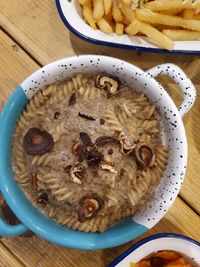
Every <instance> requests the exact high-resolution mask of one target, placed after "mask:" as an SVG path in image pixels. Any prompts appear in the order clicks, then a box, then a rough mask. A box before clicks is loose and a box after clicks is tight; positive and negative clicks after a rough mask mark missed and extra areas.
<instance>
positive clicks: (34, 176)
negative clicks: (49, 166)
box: [31, 172, 38, 190]
mask: <svg viewBox="0 0 200 267" xmlns="http://www.w3.org/2000/svg"><path fill="white" fill-rule="evenodd" d="M31 186H32V188H33V190H37V189H38V184H37V173H36V172H32V173H31Z"/></svg>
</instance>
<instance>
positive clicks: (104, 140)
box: [95, 136, 118, 146]
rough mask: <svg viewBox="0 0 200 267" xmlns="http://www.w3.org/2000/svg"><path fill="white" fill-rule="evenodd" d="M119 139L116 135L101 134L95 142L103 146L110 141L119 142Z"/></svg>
mask: <svg viewBox="0 0 200 267" xmlns="http://www.w3.org/2000/svg"><path fill="white" fill-rule="evenodd" d="M117 142H118V140H117V138H115V137H112V136H100V137H98V138H97V139H96V141H95V144H96V145H97V146H103V145H106V144H108V143H117Z"/></svg>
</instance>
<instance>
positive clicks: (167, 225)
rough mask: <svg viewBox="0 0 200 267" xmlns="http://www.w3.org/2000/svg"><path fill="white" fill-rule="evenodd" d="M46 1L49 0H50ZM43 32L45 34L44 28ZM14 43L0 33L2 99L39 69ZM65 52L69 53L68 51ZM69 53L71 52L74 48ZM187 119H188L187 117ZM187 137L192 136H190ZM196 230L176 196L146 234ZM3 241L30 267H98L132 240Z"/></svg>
mask: <svg viewBox="0 0 200 267" xmlns="http://www.w3.org/2000/svg"><path fill="white" fill-rule="evenodd" d="M8 2H10V1H8ZM8 2H7V3H8ZM17 2H18V3H20V4H19V6H20V5H21V6H20V7H21V8H22V6H23V3H26V2H27V4H28V2H29V3H31V1H26V0H25V1H23V2H22V1H17ZM17 2H16V0H15V1H13V2H12V6H10V11H11V10H12V12H13V13H14V11H13V9H15V8H16V13H17V12H19V10H18V9H19V7H17V6H16V3H17ZM49 2H51V1H50V0H49ZM10 3H11V2H10ZM38 3H41V1H38ZM2 4H3V5H4V1H2V0H1V1H0V5H2ZM51 4H52V2H51ZM44 6H46V4H45V1H44ZM4 9H5V6H4ZM20 10H21V9H20ZM22 10H23V8H22ZM33 10H34V8H33ZM47 10H49V9H47ZM12 12H11V13H12ZM20 12H21V11H20ZM23 12H24V10H23ZM1 13H2V10H1ZM30 14H31V13H29V15H27V14H26V13H22V14H21V13H20V16H22V15H23V16H24V17H26V16H29V19H30V16H31V15H30ZM11 17H12V16H10V19H11V21H12V18H11ZM45 18H46V17H44V20H45ZM1 19H2V16H1V18H0V20H1ZM21 20H22V21H23V18H21ZM27 21H28V18H27ZM27 21H26V20H24V22H27ZM16 23H17V21H16ZM4 26H5V25H4ZM29 26H30V25H26V27H27V29H29ZM13 27H14V25H13ZM41 27H42V26H41ZM23 28H24V26H23V27H22V31H23ZM38 29H39V28H38ZM38 29H37V31H38ZM19 30H20V29H19ZM27 31H28V30H27ZM42 31H43V30H42ZM33 32H34V31H33ZM43 34H46V31H45V33H43ZM38 39H39V38H38ZM25 40H28V37H26V38H25ZM33 41H34V39H33V40H32V42H33ZM23 42H24V41H23ZM47 42H48V43H51V42H52V40H51V41H50V40H48V41H47ZM13 45H16V44H15V43H14V42H13V41H12V40H11V39H10V38H8V37H7V36H6V35H5V34H4V33H2V32H0V51H1V54H0V66H1V67H0V77H2V79H1V81H0V88H1V89H0V90H1V91H0V98H1V99H4V100H5V99H6V98H7V97H8V96H9V95H10V93H11V92H12V90H13V88H15V87H16V86H17V84H19V83H20V81H21V80H23V79H24V78H25V77H26V76H27V75H29V74H30V73H31V72H32V71H34V70H36V69H37V68H38V65H37V64H36V63H35V62H34V61H33V60H32V59H31V58H30V57H29V56H28V55H27V54H26V53H24V51H23V50H22V49H21V48H19V47H18V51H17V49H16V47H15V46H14V47H13ZM33 47H34V46H33ZM33 49H34V48H33ZM45 49H46V48H45ZM80 49H81V48H80ZM85 49H86V45H85ZM87 49H88V48H87ZM61 50H62V49H61ZM45 51H46V50H45ZM79 51H80V50H79ZM85 51H86V50H85ZM102 51H103V50H102ZM105 51H108V50H105ZM59 53H60V52H59ZM68 53H70V52H69V51H68ZM72 53H74V51H73V52H72ZM105 53H106V52H105ZM50 54H51V53H49V51H46V54H45V53H44V55H41V58H43V56H44V59H45V60H44V62H42V63H43V64H44V63H45V61H47V60H49V59H50V57H51V55H50ZM55 55H56V52H55V51H54V52H53V54H52V59H53V57H54V56H55ZM133 55H135V56H136V54H133ZM122 56H123V55H121V57H122ZM38 58H39V57H38ZM135 58H137V60H138V65H139V64H144V65H145V64H146V65H145V66H146V67H147V65H148V64H149V65H148V66H150V65H151V64H155V62H159V61H160V58H159V57H158V58H159V59H157V57H156V56H152V57H150V56H148V59H149V60H150V59H152V61H151V63H148V64H147V63H140V62H139V58H140V59H141V61H142V62H144V56H143V55H141V56H140V55H137V56H136V57H134V59H135ZM184 58H185V59H187V62H189V59H190V57H188V58H187V57H184ZM134 59H132V60H134ZM184 64H185V63H183V65H184ZM13 65H14V66H15V67H14V66H13ZM2 66H3V67H2ZM145 66H144V67H145ZM8 70H9V71H8ZM169 89H170V88H169ZM173 93H174V92H173V90H172V94H173ZM177 99H178V94H177ZM194 114H195V115H194V116H195V118H197V117H198V116H197V114H196V113H194ZM189 119H190V118H189ZM186 120H188V119H187V118H186ZM186 123H187V121H186ZM191 123H192V121H191ZM189 138H192V136H191V137H189ZM194 161H195V159H194ZM191 164H192V165H191V169H192V168H193V164H194V162H192V163H191ZM195 164H196V163H195ZM197 164H198V163H197ZM186 179H187V177H186ZM186 218H187V219H186ZM194 226H195V227H194ZM199 229H200V220H199V217H198V216H197V214H195V213H194V212H193V211H192V210H191V209H190V208H189V207H188V206H187V205H186V204H185V203H184V202H182V201H181V200H180V199H179V198H177V200H176V202H175V204H174V205H173V207H172V208H171V209H170V211H169V213H168V214H167V215H166V216H165V218H164V219H163V220H162V221H161V222H160V223H159V224H157V226H156V227H155V228H154V229H152V230H151V231H149V232H148V234H153V233H157V232H176V233H181V234H185V235H188V236H190V237H193V238H196V239H198V241H200V232H199V231H200V230H199ZM2 242H3V243H4V244H5V245H6V246H7V247H8V248H9V249H10V250H11V251H12V252H13V253H14V254H15V255H16V257H17V258H19V259H20V260H21V261H22V262H23V263H24V265H25V266H31V267H32V266H41V267H42V266H44V267H46V266H49V267H50V266H61V267H62V266H72V267H73V266H83V267H84V266H94V263H95V266H97V267H98V266H105V265H106V264H108V263H109V262H111V261H112V260H113V259H114V258H116V257H117V256H118V255H119V254H120V253H122V251H124V250H125V249H126V248H127V247H129V246H130V245H131V244H132V243H133V242H135V241H133V242H131V243H129V244H126V245H123V246H120V247H118V248H114V249H109V250H108V249H107V250H101V251H79V250H71V249H65V248H60V247H58V246H55V245H52V244H50V243H48V242H47V241H44V240H42V239H40V238H39V237H37V236H34V237H32V238H30V239H27V238H25V237H15V238H3V239H2ZM0 252H1V250H0ZM0 266H1V264H0ZM2 266H4V265H2ZM6 266H9V265H6ZM13 266H15V265H13ZM16 266H17V265H16Z"/></svg>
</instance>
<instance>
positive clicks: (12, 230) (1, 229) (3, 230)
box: [0, 111, 29, 236]
mask: <svg viewBox="0 0 200 267" xmlns="http://www.w3.org/2000/svg"><path fill="white" fill-rule="evenodd" d="M1 115H2V113H1V111H0V121H1ZM0 193H1V190H0ZM27 231H29V229H28V228H27V227H26V226H25V225H24V224H22V223H20V224H18V225H10V224H7V223H6V222H5V221H4V220H3V219H2V218H1V217H0V236H16V235H21V234H24V233H25V232H27Z"/></svg>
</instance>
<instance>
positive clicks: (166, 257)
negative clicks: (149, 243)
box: [130, 250, 198, 267]
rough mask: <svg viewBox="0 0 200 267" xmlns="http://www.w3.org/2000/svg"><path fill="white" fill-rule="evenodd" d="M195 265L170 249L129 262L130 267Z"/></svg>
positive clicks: (186, 266)
mask: <svg viewBox="0 0 200 267" xmlns="http://www.w3.org/2000/svg"><path fill="white" fill-rule="evenodd" d="M195 266H196V267H197V266H198V265H197V264H195V263H194V262H193V261H192V260H191V259H189V258H188V257H186V256H184V255H183V254H180V253H178V252H175V251H171V250H162V251H158V252H155V253H152V254H151V255H149V256H148V257H146V258H144V259H142V260H140V261H139V262H137V263H133V262H131V263H130V267H195Z"/></svg>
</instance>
